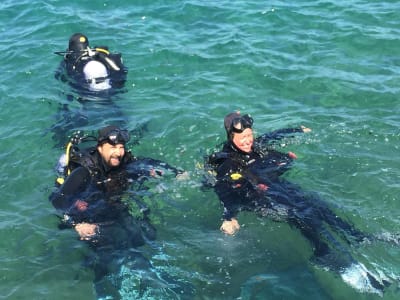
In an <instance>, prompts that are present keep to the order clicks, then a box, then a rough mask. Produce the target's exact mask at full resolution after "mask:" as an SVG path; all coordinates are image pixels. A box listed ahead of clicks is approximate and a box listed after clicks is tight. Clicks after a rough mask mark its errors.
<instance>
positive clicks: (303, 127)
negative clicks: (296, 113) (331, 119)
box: [300, 125, 311, 132]
mask: <svg viewBox="0 0 400 300" xmlns="http://www.w3.org/2000/svg"><path fill="white" fill-rule="evenodd" d="M300 128H301V130H303V132H311V128H307V127H305V126H303V125H301V126H300Z"/></svg>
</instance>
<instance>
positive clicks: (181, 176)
mask: <svg viewBox="0 0 400 300" xmlns="http://www.w3.org/2000/svg"><path fill="white" fill-rule="evenodd" d="M176 179H177V180H189V179H190V176H189V173H188V172H187V171H184V172H182V173H178V174H177V175H176Z"/></svg>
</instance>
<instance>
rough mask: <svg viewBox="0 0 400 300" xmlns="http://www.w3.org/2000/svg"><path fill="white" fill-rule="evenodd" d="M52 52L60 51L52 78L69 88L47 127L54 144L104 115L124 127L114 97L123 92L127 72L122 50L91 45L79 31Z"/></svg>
mask: <svg viewBox="0 0 400 300" xmlns="http://www.w3.org/2000/svg"><path fill="white" fill-rule="evenodd" d="M55 53H56V54H59V55H63V60H62V61H61V62H60V64H59V66H58V68H57V70H56V72H55V78H56V79H58V80H60V81H62V82H67V83H68V84H69V86H70V87H71V88H72V89H71V90H68V91H66V100H67V101H64V102H63V103H60V105H59V108H58V112H57V114H56V116H55V118H56V123H55V124H54V125H53V126H52V127H51V129H50V130H51V131H52V132H53V139H54V140H55V141H56V142H57V146H61V145H62V143H63V142H64V141H65V140H66V139H67V136H68V134H70V133H72V132H73V131H76V130H77V129H78V128H80V129H82V128H84V127H85V126H89V125H93V124H99V123H100V122H102V121H103V120H104V118H107V119H108V120H110V122H112V123H113V124H117V125H118V126H120V127H125V126H126V120H125V117H124V114H123V112H122V111H121V109H120V107H119V106H118V105H117V104H116V103H115V99H116V97H117V96H118V95H119V94H121V93H123V92H125V89H124V85H125V82H126V79H127V74H128V69H127V68H126V66H125V65H124V64H123V60H122V56H121V54H120V53H112V52H110V51H109V49H108V47H107V46H96V47H90V45H89V40H88V38H87V37H86V36H85V35H84V34H82V33H75V34H73V35H72V36H71V37H70V39H69V43H68V48H67V50H66V51H58V52H55ZM74 100H76V101H77V103H74V102H73V101H74ZM77 104H78V105H77ZM77 106H78V107H77Z"/></svg>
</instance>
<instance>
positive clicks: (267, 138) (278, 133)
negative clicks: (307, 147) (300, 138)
mask: <svg viewBox="0 0 400 300" xmlns="http://www.w3.org/2000/svg"><path fill="white" fill-rule="evenodd" d="M310 131H311V129H310V128H307V127H305V126H300V127H296V128H285V129H278V130H275V131H273V132H269V133H264V134H263V135H261V136H259V137H258V138H257V142H259V143H260V144H268V143H269V142H271V141H279V140H281V139H283V138H285V137H293V136H294V134H296V133H307V132H310Z"/></svg>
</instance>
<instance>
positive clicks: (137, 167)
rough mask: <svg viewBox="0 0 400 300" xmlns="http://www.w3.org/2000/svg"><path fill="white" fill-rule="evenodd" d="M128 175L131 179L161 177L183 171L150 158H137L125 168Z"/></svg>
mask: <svg viewBox="0 0 400 300" xmlns="http://www.w3.org/2000/svg"><path fill="white" fill-rule="evenodd" d="M127 171H128V175H129V177H130V178H132V179H138V178H140V177H143V176H144V177H152V176H154V175H158V176H162V175H165V174H166V173H168V172H170V173H173V174H175V176H176V175H178V174H181V173H182V172H183V171H182V170H179V169H178V168H175V167H173V166H171V165H169V164H167V163H166V162H163V161H161V160H157V159H152V158H137V159H136V160H135V161H133V162H131V163H130V164H129V165H128V166H127Z"/></svg>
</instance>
